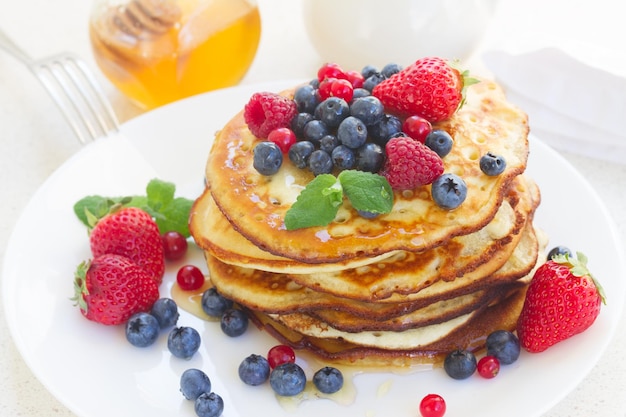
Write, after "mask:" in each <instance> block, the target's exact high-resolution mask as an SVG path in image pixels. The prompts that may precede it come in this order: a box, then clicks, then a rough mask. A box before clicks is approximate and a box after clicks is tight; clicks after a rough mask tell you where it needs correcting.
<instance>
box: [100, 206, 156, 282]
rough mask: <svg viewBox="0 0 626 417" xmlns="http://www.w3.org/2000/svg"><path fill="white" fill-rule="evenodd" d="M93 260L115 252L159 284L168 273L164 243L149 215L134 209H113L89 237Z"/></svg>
mask: <svg viewBox="0 0 626 417" xmlns="http://www.w3.org/2000/svg"><path fill="white" fill-rule="evenodd" d="M89 244H90V246H91V253H92V254H93V256H94V257H97V256H100V255H104V254H105V253H113V254H116V255H122V256H125V257H127V258H129V259H130V260H131V261H133V262H134V263H135V264H137V265H138V266H140V267H142V268H144V269H145V270H146V272H148V274H149V275H150V276H151V277H152V278H153V279H154V280H155V282H156V283H157V284H160V283H161V281H162V279H163V273H164V272H165V255H164V252H163V242H162V240H161V235H160V233H159V228H158V227H157V225H156V223H155V221H154V219H153V218H152V216H151V215H150V214H148V213H147V212H145V211H144V210H141V209H139V208H135V207H123V208H115V207H114V208H113V209H112V211H111V212H110V213H109V214H107V215H106V216H104V217H102V218H101V219H99V220H98V221H97V222H96V223H95V225H94V226H93V228H92V229H91V232H90V235H89Z"/></svg>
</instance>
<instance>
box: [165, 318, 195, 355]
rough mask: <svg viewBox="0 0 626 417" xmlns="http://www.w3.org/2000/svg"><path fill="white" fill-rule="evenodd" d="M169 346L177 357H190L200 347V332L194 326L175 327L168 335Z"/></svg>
mask: <svg viewBox="0 0 626 417" xmlns="http://www.w3.org/2000/svg"><path fill="white" fill-rule="evenodd" d="M167 348H168V349H169V351H170V352H171V353H172V355H174V356H176V357H177V358H181V359H189V358H191V357H192V356H193V355H194V353H196V352H197V351H198V349H199V348H200V334H199V333H198V331H197V330H196V329H194V328H192V327H185V326H181V327H174V328H173V329H172V330H171V331H170V334H169V335H168V337H167Z"/></svg>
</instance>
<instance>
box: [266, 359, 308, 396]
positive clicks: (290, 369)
mask: <svg viewBox="0 0 626 417" xmlns="http://www.w3.org/2000/svg"><path fill="white" fill-rule="evenodd" d="M270 385H271V387H272V389H273V390H274V392H275V393H276V394H278V395H281V396H283V397H290V396H293V395H298V394H299V393H301V392H302V391H303V390H304V387H305V385H306V375H305V374H304V370H303V369H302V368H301V367H300V366H299V365H298V364H296V363H293V362H287V363H283V364H281V365H278V366H277V367H276V368H274V369H273V370H272V372H271V373H270Z"/></svg>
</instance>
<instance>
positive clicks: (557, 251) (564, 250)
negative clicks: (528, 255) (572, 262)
mask: <svg viewBox="0 0 626 417" xmlns="http://www.w3.org/2000/svg"><path fill="white" fill-rule="evenodd" d="M557 255H568V256H569V257H573V256H574V254H573V253H572V251H571V250H570V248H568V247H566V246H555V247H554V248H552V249H550V251H549V252H548V256H547V257H546V258H547V260H548V261H549V260H551V259H552V258H554V257H555V256H557Z"/></svg>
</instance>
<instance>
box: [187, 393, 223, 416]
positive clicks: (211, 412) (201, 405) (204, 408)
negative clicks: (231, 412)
mask: <svg viewBox="0 0 626 417" xmlns="http://www.w3.org/2000/svg"><path fill="white" fill-rule="evenodd" d="M194 410H195V411H196V415H197V416H198V417H219V416H221V415H222V412H223V411H224V400H222V397H220V396H219V395H217V394H216V393H214V392H211V393H208V392H205V393H204V394H202V395H200V396H199V397H198V398H197V399H196V402H195V403H194Z"/></svg>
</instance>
